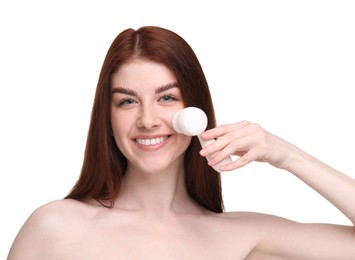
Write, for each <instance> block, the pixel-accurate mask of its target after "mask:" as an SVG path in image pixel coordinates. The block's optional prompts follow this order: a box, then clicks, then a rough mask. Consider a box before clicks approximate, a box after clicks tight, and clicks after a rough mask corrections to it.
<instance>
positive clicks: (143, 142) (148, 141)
mask: <svg viewBox="0 0 355 260" xmlns="http://www.w3.org/2000/svg"><path fill="white" fill-rule="evenodd" d="M166 139H168V137H167V136H166V137H157V138H152V139H136V142H137V143H139V144H141V145H147V146H148V145H155V144H160V143H162V142H164V140H166Z"/></svg>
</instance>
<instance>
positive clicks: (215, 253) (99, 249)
mask: <svg viewBox="0 0 355 260" xmlns="http://www.w3.org/2000/svg"><path fill="white" fill-rule="evenodd" d="M112 79H113V87H114V88H116V89H115V91H116V92H115V93H117V94H115V97H114V100H113V102H112V110H111V112H112V115H111V122H112V128H113V134H114V136H115V140H116V143H117V145H118V147H119V148H120V150H121V151H122V153H123V154H124V155H125V156H126V158H127V160H128V167H127V171H126V173H125V175H124V178H123V182H122V186H121V190H120V194H119V195H118V197H117V199H116V203H115V206H114V208H112V209H108V208H105V207H103V206H102V205H101V204H100V203H98V202H96V201H94V200H91V199H88V200H86V201H82V202H79V201H75V200H59V201H54V202H51V203H49V204H46V205H44V206H42V207H40V208H39V209H37V210H36V211H35V212H34V213H33V214H32V215H31V216H30V217H29V219H28V221H27V222H26V223H25V224H24V226H23V227H22V229H21V230H20V232H19V234H18V236H17V237H16V239H15V241H14V243H13V246H12V248H11V250H10V253H9V258H8V259H9V260H13V259H15V260H16V259H21V260H22V259H29V260H30V259H35V260H41V259H46V260H48V259H75V260H77V259H85V260H90V259H95V260H96V259H147V258H148V259H248V260H249V259H302V260H304V259H329V260H334V259H349V260H350V259H355V228H354V227H353V226H340V225H330V224H301V223H296V222H293V221H290V220H287V219H283V218H280V217H277V216H270V215H265V214H259V213H251V212H231V213H221V214H215V213H212V212H209V211H208V210H206V209H204V208H202V207H201V206H200V205H198V204H197V203H195V202H194V201H193V200H192V199H191V198H190V197H189V195H188V193H187V191H186V187H185V182H184V174H183V158H184V151H185V149H186V147H187V146H188V144H189V142H190V137H186V136H183V135H180V134H177V133H175V132H174V131H173V130H172V126H171V117H172V115H173V114H174V112H176V111H177V110H178V109H181V108H182V107H183V102H182V101H181V94H180V91H179V89H178V88H176V87H171V88H170V87H169V86H173V85H174V84H172V83H174V82H175V81H176V79H175V78H174V76H173V75H172V73H170V72H169V70H167V68H165V67H164V66H162V65H158V64H155V63H152V62H147V61H140V60H134V61H132V62H131V63H129V64H127V66H123V68H121V69H120V70H119V71H118V72H116V73H115V74H114V75H113V78H112ZM161 86H165V89H166V86H168V89H169V92H168V93H169V95H167V93H165V92H164V91H163V93H161V92H160V90H161V89H162V88H161ZM127 89H128V90H130V91H127ZM122 90H124V91H122ZM127 93H129V94H127ZM171 97H173V98H171ZM128 115H129V116H128ZM122 117H123V118H127V120H126V121H125V124H124V125H122V124H119V119H120V118H122ZM202 138H204V139H206V140H209V139H212V138H217V141H216V142H214V143H212V144H211V145H209V146H207V147H205V148H204V149H203V150H202V151H201V155H202V156H207V155H209V154H215V157H214V159H212V160H210V161H209V164H210V165H214V164H217V163H218V162H220V161H222V160H223V159H224V158H226V157H227V156H230V155H237V156H240V157H239V159H238V160H236V161H234V162H232V163H230V164H229V165H226V166H225V168H224V169H223V170H225V171H228V170H233V169H237V168H239V167H243V166H244V165H246V164H248V163H250V162H252V161H259V162H266V163H269V164H270V165H272V166H274V167H277V168H280V169H284V170H285V174H286V171H288V172H289V173H290V174H294V175H295V176H296V177H298V178H299V179H301V180H302V181H304V182H305V184H307V185H309V186H310V187H311V188H313V189H314V190H316V191H317V192H319V193H320V194H321V195H322V196H324V197H325V198H326V199H327V200H328V201H330V202H331V203H333V205H334V206H335V207H337V208H338V209H339V210H340V211H342V212H343V213H344V215H346V216H347V217H348V218H349V219H350V220H351V221H352V223H355V206H354V203H353V198H355V181H354V180H353V179H351V178H350V177H348V176H346V175H344V174H343V173H341V172H339V171H337V170H335V169H333V168H331V167H329V166H328V165H326V164H324V163H322V162H320V161H318V160H317V159H315V158H313V157H312V156H310V155H309V154H307V153H305V152H304V151H302V150H301V149H299V148H298V147H296V146H294V145H293V144H290V143H288V142H287V141H285V140H283V139H281V138H279V137H277V136H275V135H273V134H271V133H269V132H267V131H265V130H264V129H263V128H261V127H260V126H259V125H257V124H252V123H250V122H247V121H243V122H238V123H235V124H230V125H223V126H220V127H217V128H214V129H211V130H208V131H206V132H204V133H203V134H202ZM142 140H143V141H142ZM144 140H154V143H153V144H149V145H147V144H146V142H145V141H144ZM156 140H158V141H157V142H155V141H156ZM142 142H143V143H145V144H142ZM149 143H150V141H149ZM147 165H148V166H149V167H147Z"/></svg>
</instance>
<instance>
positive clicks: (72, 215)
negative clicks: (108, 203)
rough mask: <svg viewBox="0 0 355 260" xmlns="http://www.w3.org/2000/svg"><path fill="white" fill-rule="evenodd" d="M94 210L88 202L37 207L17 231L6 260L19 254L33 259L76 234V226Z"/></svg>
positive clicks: (55, 202)
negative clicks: (39, 253) (71, 234)
mask: <svg viewBox="0 0 355 260" xmlns="http://www.w3.org/2000/svg"><path fill="white" fill-rule="evenodd" d="M94 208H95V207H94V206H92V205H91V204H90V203H87V202H80V201H76V200H71V199H64V200H56V201H51V202H48V203H46V204H44V205H42V206H40V207H38V208H37V209H35V210H34V211H33V212H32V214H31V215H30V216H29V217H28V219H27V220H26V222H25V223H24V224H23V226H22V227H21V229H20V231H19V232H18V234H17V236H16V238H15V240H14V242H13V245H12V247H11V249H10V253H9V259H21V258H22V257H24V256H25V255H23V254H26V259H36V257H38V256H36V255H35V254H36V252H42V253H45V252H46V251H48V252H50V251H51V250H52V248H51V245H55V244H56V243H58V241H60V240H61V239H63V238H64V237H66V236H67V235H68V234H70V233H71V232H74V231H75V230H76V231H77V227H78V225H77V224H78V223H80V221H81V222H83V221H84V222H85V217H89V216H90V215H92V214H94V213H93V211H94ZM25 252H26V253H25ZM31 254H33V255H31Z"/></svg>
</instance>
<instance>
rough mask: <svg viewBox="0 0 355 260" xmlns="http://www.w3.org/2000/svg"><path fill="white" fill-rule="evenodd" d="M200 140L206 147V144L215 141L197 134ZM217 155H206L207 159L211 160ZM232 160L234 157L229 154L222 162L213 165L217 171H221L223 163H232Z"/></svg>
mask: <svg viewBox="0 0 355 260" xmlns="http://www.w3.org/2000/svg"><path fill="white" fill-rule="evenodd" d="M197 137H198V140H199V141H200V143H201V146H202V148H204V147H205V146H207V145H209V144H211V143H213V142H214V141H215V140H203V139H202V138H201V137H200V135H198V136H197ZM214 155H215V153H213V154H209V155H208V156H206V159H207V161H209V160H210V159H211V158H213V157H214ZM231 161H232V158H231V157H230V156H228V157H227V158H225V159H224V160H223V161H221V162H220V163H218V164H216V165H214V166H213V169H215V170H216V171H217V172H221V170H220V168H221V166H223V165H226V164H228V163H230V162H231Z"/></svg>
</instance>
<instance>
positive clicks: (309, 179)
mask: <svg viewBox="0 0 355 260" xmlns="http://www.w3.org/2000/svg"><path fill="white" fill-rule="evenodd" d="M201 137H202V138H204V139H206V140H208V139H212V138H216V139H217V141H216V142H214V143H212V144H211V145H210V146H207V147H205V148H204V149H203V150H201V155H203V156H206V155H208V154H213V153H216V155H215V157H214V158H213V159H212V160H210V161H209V164H210V165H214V164H216V163H218V162H220V161H221V160H223V159H224V158H225V157H227V156H230V155H237V156H239V158H238V159H237V160H236V161H234V162H232V163H230V164H228V165H225V166H224V167H222V170H223V171H229V170H234V169H237V168H240V167H242V166H244V165H246V164H248V163H250V162H252V161H261V162H268V163H270V164H271V165H273V166H275V167H277V168H280V169H284V170H287V171H289V172H290V173H292V174H294V175H295V176H297V177H298V178H299V179H301V180H302V181H303V182H305V183H306V184H307V185H309V186H310V187H311V188H313V189H314V190H316V191H317V192H318V193H320V194H321V195H322V196H323V197H324V198H326V199H327V200H328V201H330V202H331V203H332V204H333V205H334V206H335V207H337V208H338V209H339V210H340V211H341V212H342V213H343V214H344V215H345V216H347V217H348V218H349V220H350V221H351V222H352V223H354V225H355V180H354V179H352V178H350V177H349V176H347V175H345V174H343V173H341V172H339V171H337V170H335V169H333V168H332V167H330V166H328V165H326V164H324V163H323V162H321V161H319V160H317V159H316V158H314V157H313V156H311V155H309V154H307V153H305V152H304V151H302V150H301V149H299V148H298V147H296V146H295V145H293V144H291V143H289V142H287V141H285V140H283V139H282V138H279V137H277V136H275V135H273V134H271V133H269V132H267V131H265V130H264V129H263V128H262V127H260V126H259V125H257V124H252V123H249V122H247V121H243V122H239V123H236V124H230V125H223V126H220V127H217V128H214V129H211V130H208V131H206V132H204V133H203V134H202V135H201ZM218 151H219V152H218ZM275 222H276V223H277V224H275V226H273V227H272V230H274V232H272V230H270V231H269V232H266V233H265V234H268V235H267V236H266V237H267V238H268V239H270V240H269V242H270V241H274V243H273V245H274V246H275V247H277V246H276V245H279V247H280V248H279V249H280V250H281V249H282V250H284V249H285V248H284V247H286V246H287V245H289V244H288V243H286V244H285V243H284V241H281V239H285V238H284V237H283V236H284V235H285V234H289V236H290V237H289V241H290V242H291V241H293V242H292V243H293V245H294V246H291V247H290V250H291V251H292V249H294V251H295V252H294V253H297V254H300V252H302V253H304V255H303V257H304V258H302V259H307V257H308V256H310V255H308V254H311V252H321V249H322V248H323V247H327V250H323V253H324V258H325V257H329V256H332V257H333V258H331V259H348V258H342V257H341V256H342V254H341V253H342V252H344V254H345V252H347V253H346V257H350V256H351V257H352V259H355V228H354V227H344V226H337V225H322V224H317V225H315V224H308V225H302V224H298V223H297V224H296V223H293V222H290V221H286V220H283V221H280V220H275ZM271 223H273V222H272V221H271V222H270V225H269V226H272V225H271ZM291 223H292V224H291ZM282 227H283V228H282ZM266 230H267V228H266ZM276 230H277V231H278V232H275V231H276ZM290 230H293V232H292V233H293V234H292V233H290ZM278 233H279V235H280V236H278V235H275V234H278ZM281 234H283V235H281ZM324 236H326V237H324ZM286 237H287V235H286ZM336 238H337V241H335V239H336ZM265 239H266V238H265ZM279 240H280V241H279ZM316 240H318V241H322V243H321V244H320V243H316V242H315V241H316ZM310 243H311V244H312V243H313V245H314V247H312V245H311V244H310ZM282 245H283V246H282ZM281 247H282V248H281ZM309 247H311V248H312V250H310V249H309ZM320 247H322V248H320ZM302 248H304V252H303V251H302ZM274 249H275V248H274ZM306 249H308V250H306ZM329 249H334V250H333V251H337V252H336V253H335V252H334V254H330V253H329V252H328V251H329ZM296 250H297V252H296ZM307 252H308V253H307ZM325 252H326V253H327V255H325ZM320 254H322V253H320ZM318 257H319V258H320V259H323V258H321V257H320V255H318ZM344 257H345V255H344ZM310 259H311V258H310Z"/></svg>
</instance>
